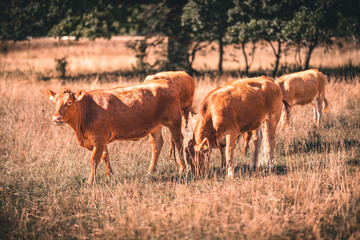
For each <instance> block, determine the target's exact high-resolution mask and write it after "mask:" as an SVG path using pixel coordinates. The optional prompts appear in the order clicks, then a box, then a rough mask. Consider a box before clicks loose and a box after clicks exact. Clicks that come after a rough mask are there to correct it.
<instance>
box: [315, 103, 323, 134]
mask: <svg viewBox="0 0 360 240" xmlns="http://www.w3.org/2000/svg"><path fill="white" fill-rule="evenodd" d="M322 103H323V99H322V98H321V97H320V96H318V97H317V98H316V114H317V121H316V125H317V127H320V122H321V117H322V108H323V104H322Z"/></svg>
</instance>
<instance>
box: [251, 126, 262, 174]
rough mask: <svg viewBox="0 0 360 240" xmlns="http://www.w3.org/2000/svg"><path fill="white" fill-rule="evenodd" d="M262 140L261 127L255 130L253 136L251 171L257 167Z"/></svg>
mask: <svg viewBox="0 0 360 240" xmlns="http://www.w3.org/2000/svg"><path fill="white" fill-rule="evenodd" d="M262 139H263V135H262V130H261V127H259V128H258V129H256V131H255V136H254V145H255V151H254V157H253V164H252V169H253V170H256V167H257V160H258V157H259V152H260V147H261V142H262Z"/></svg>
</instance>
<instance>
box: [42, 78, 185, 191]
mask: <svg viewBox="0 0 360 240" xmlns="http://www.w3.org/2000/svg"><path fill="white" fill-rule="evenodd" d="M47 94H48V96H49V99H50V100H52V101H53V102H54V103H55V114H54V116H53V121H54V122H55V123H56V124H60V123H67V124H69V125H70V126H71V127H72V128H73V130H74V131H75V133H76V136H77V138H78V141H79V143H80V145H81V146H83V147H86V148H87V149H89V150H90V151H92V155H91V167H92V170H91V174H90V177H89V180H88V183H89V184H90V185H91V184H92V183H93V182H94V180H95V176H96V168H97V166H98V164H99V161H100V158H102V159H103V161H104V162H105V167H106V173H107V175H110V174H111V173H112V170H111V166H110V161H109V153H108V149H107V146H106V145H107V144H109V143H111V142H113V141H115V140H138V139H140V138H142V137H145V136H147V135H148V134H150V142H151V145H152V161H151V164H150V167H149V170H148V172H149V173H152V172H153V171H155V168H156V163H157V160H158V158H159V154H160V151H161V147H162V137H161V127H162V126H165V127H167V128H169V130H170V133H171V137H172V139H173V141H174V142H175V144H176V148H177V150H178V152H179V155H180V163H179V168H180V173H182V172H183V171H184V170H185V163H184V159H183V154H182V141H183V136H182V134H181V112H180V97H179V94H178V92H177V90H176V89H175V88H174V87H173V86H172V85H171V84H167V83H166V81H164V82H161V84H160V83H155V82H151V83H145V84H139V85H134V86H127V87H119V88H113V89H108V90H94V91H90V92H85V91H78V92H77V93H73V92H72V91H70V90H68V89H62V90H61V91H60V92H58V93H56V92H53V91H51V90H49V89H48V90H47Z"/></svg>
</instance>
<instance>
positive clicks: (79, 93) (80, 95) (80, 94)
mask: <svg viewBox="0 0 360 240" xmlns="http://www.w3.org/2000/svg"><path fill="white" fill-rule="evenodd" d="M84 96H85V91H84V90H79V91H77V92H76V94H75V98H76V101H80V100H81V99H83V97H84Z"/></svg>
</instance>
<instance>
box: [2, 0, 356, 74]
mask: <svg viewBox="0 0 360 240" xmlns="http://www.w3.org/2000/svg"><path fill="white" fill-rule="evenodd" d="M359 9H360V4H359V1H358V0H348V1H341V0H314V1H308V0H299V1H294V0H280V1H279V0H227V1H217V0H181V1H171V0H152V1H134V2H131V1H115V0H101V1H95V0H90V1H89V0H79V1H74V0H62V1H60V0H28V1H25V0H9V1H1V2H0V28H1V29H0V40H2V41H4V40H15V41H19V40H25V39H30V37H39V36H46V35H49V36H54V37H61V36H74V37H75V38H76V39H79V38H81V37H85V38H88V39H91V40H93V39H96V38H99V37H105V38H111V36H113V35H118V34H137V35H143V36H146V37H147V38H148V39H151V38H154V37H155V38H157V40H155V41H151V42H148V43H146V44H149V45H148V46H147V48H151V47H154V49H156V47H159V46H160V47H161V48H162V50H161V51H159V52H161V55H162V56H161V57H160V59H161V60H159V61H158V63H157V64H156V66H153V67H156V68H158V69H167V70H172V69H174V70H175V69H183V70H191V68H192V63H193V61H194V59H195V55H196V52H197V51H199V50H201V49H203V48H204V47H206V46H208V45H209V44H210V43H212V42H217V43H219V72H221V71H222V61H223V54H224V46H225V45H226V44H228V43H235V44H239V45H241V46H242V48H243V50H244V49H245V45H246V44H247V43H249V42H252V43H254V44H255V43H256V41H257V40H259V39H263V40H266V41H267V42H268V43H269V44H270V46H271V47H272V49H273V52H274V56H275V57H276V61H275V63H274V74H276V72H277V69H278V68H279V62H280V58H281V56H282V55H283V48H284V45H286V44H287V43H295V44H297V45H298V49H299V53H300V50H301V48H306V50H307V53H306V56H305V61H304V66H301V67H303V68H307V67H309V62H310V57H311V54H312V52H313V50H314V48H316V47H317V46H318V45H319V44H331V38H332V37H334V36H335V37H336V36H337V37H345V38H348V39H352V40H354V41H355V40H356V39H358V37H359V36H360V18H359V14H358V10H359ZM164 38H166V39H167V45H165V44H164V41H163V40H164ZM154 43H158V45H154ZM248 55H249V53H246V52H245V50H244V57H245V59H247V57H248ZM139 56H140V55H139ZM140 61H144V59H142V60H140ZM245 61H246V66H247V69H248V67H249V65H250V64H249V63H248V62H247V60H245Z"/></svg>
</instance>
